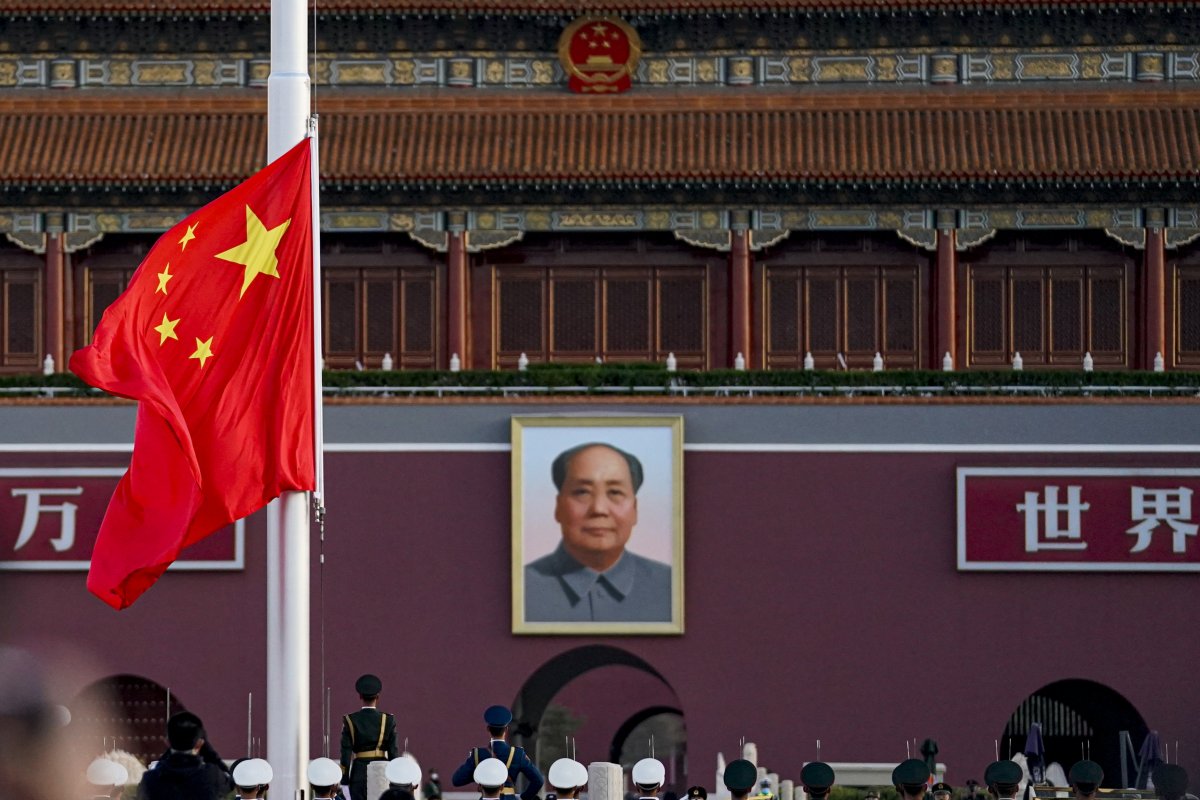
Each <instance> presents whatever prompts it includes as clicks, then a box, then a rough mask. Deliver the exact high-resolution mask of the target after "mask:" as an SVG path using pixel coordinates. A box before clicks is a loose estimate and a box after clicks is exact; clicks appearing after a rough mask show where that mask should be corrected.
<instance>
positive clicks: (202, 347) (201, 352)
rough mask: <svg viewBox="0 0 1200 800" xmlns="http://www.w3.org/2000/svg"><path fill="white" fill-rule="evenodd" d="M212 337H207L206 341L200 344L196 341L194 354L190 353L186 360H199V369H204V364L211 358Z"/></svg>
mask: <svg viewBox="0 0 1200 800" xmlns="http://www.w3.org/2000/svg"><path fill="white" fill-rule="evenodd" d="M212 340H213V337H211V336H210V337H208V341H206V342H202V341H200V340H199V339H196V352H194V353H192V354H191V355H190V356H188V358H198V359H200V368H201V369H204V362H205V361H207V360H208V359H210V358H212V357H213V351H212Z"/></svg>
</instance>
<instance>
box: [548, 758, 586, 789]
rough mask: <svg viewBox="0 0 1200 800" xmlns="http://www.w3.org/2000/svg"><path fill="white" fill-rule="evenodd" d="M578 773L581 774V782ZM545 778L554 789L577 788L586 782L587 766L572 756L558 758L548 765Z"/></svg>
mask: <svg viewBox="0 0 1200 800" xmlns="http://www.w3.org/2000/svg"><path fill="white" fill-rule="evenodd" d="M581 767H582V769H580V768H581ZM580 774H582V775H583V782H582V783H580V781H579V776H580ZM546 780H548V781H549V782H550V785H551V786H553V787H554V788H555V789H577V788H579V787H580V786H583V784H584V783H587V767H584V766H583V764H580V763H579V762H578V761H576V760H575V759H573V758H560V759H558V760H557V761H555V762H554V763H553V764H551V765H550V772H549V773H547V775H546Z"/></svg>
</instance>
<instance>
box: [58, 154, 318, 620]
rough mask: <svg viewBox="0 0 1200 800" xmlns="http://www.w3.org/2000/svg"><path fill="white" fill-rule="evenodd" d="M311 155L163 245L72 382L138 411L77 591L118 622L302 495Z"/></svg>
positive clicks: (309, 445) (309, 471)
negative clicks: (173, 573)
mask: <svg viewBox="0 0 1200 800" xmlns="http://www.w3.org/2000/svg"><path fill="white" fill-rule="evenodd" d="M310 158H311V155H310V150H309V141H308V140H304V141H302V142H301V143H300V144H298V145H296V146H295V147H294V148H292V150H290V151H289V152H288V153H286V154H285V155H284V156H282V157H281V158H279V159H278V160H276V161H275V162H273V163H272V164H270V165H269V166H268V167H267V168H266V169H264V170H262V171H261V172H259V173H257V174H256V175H254V176H253V177H251V178H250V179H249V180H247V181H246V182H245V183H243V184H241V185H239V186H237V187H235V188H234V189H233V190H231V191H230V192H228V193H227V194H224V195H222V196H221V197H218V198H217V199H216V200H214V201H213V202H211V203H209V204H208V205H207V206H205V207H204V208H202V209H200V210H199V211H197V212H196V213H194V214H192V215H191V216H190V217H188V218H187V219H185V220H183V221H182V222H180V223H179V224H178V225H176V226H175V227H174V228H172V229H171V230H169V231H167V233H166V234H164V235H163V237H162V238H161V239H159V240H158V241H157V242H156V243H155V244H154V247H152V248H151V249H150V253H149V254H148V255H147V256H146V259H145V260H144V261H143V262H142V263H141V265H140V266H139V267H138V269H137V271H136V272H135V273H134V275H133V279H132V280H131V281H130V283H129V287H128V288H127V289H126V290H125V293H124V294H122V295H121V296H120V297H119V298H117V300H116V302H114V303H113V304H112V305H111V306H110V307H109V308H108V310H107V311H105V312H104V317H103V319H101V320H100V325H99V326H98V327H97V328H96V335H95V338H94V339H93V341H92V343H91V344H90V345H88V346H87V347H84V348H83V349H82V350H79V351H77V352H76V353H75V354H74V355H73V356H72V357H71V370H72V371H73V372H74V373H75V374H76V375H78V376H79V377H81V378H83V379H84V380H85V381H87V382H88V383H90V384H92V385H93V386H97V387H99V388H101V389H104V390H105V391H107V392H111V393H112V394H116V395H120V396H122V397H128V398H130V399H133V400H137V401H138V412H137V426H136V428H135V431H134V444H133V458H132V460H131V462H130V465H129V471H128V472H127V473H125V476H124V477H123V478H121V481H120V483H119V484H118V485H117V490H116V492H115V493H114V494H113V497H112V500H111V501H110V502H109V505H108V512H107V513H106V514H105V516H104V522H103V523H102V524H101V526H100V533H99V536H98V538H97V539H96V548H95V551H94V552H93V553H92V566H91V571H90V572H89V573H88V589H90V590H91V591H92V592H93V593H94V594H95V595H97V596H98V597H99V598H100V599H102V600H104V602H106V603H108V604H109V605H111V606H113V607H114V608H118V609H119V608H125V607H127V606H129V605H130V604H131V603H133V601H134V600H136V599H137V598H138V596H139V595H141V594H142V592H144V591H146V589H148V588H149V587H150V585H151V584H153V583H154V582H155V581H156V580H158V577H159V576H160V575H161V574H162V573H163V570H165V569H166V568H167V567H168V566H170V564H171V562H173V561H174V560H175V559H176V557H177V556H178V555H179V551H180V550H182V549H183V548H185V547H187V546H188V545H190V544H193V543H195V542H197V541H199V540H200V539H203V538H204V537H205V536H208V535H209V534H211V533H213V532H214V531H217V530H219V529H220V528H222V527H224V526H225V525H228V524H229V523H231V522H233V521H234V520H237V519H240V518H242V517H244V516H246V515H248V514H250V513H252V512H253V511H255V510H257V509H259V508H261V507H262V506H263V505H265V504H266V503H267V502H269V501H270V500H271V499H273V498H275V497H277V496H278V495H279V494H280V493H281V492H283V491H286V490H309V489H312V488H313V484H314V455H313V447H314V442H313V438H314V432H313V405H314V398H313V380H314V379H313V327H312V326H313V319H312V309H313V295H312V293H313V285H312V284H313V281H312V269H313V253H312V238H313V231H312V212H311V209H312V187H311V179H310V175H309V164H310Z"/></svg>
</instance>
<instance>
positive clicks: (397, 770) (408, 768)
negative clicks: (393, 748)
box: [383, 755, 421, 792]
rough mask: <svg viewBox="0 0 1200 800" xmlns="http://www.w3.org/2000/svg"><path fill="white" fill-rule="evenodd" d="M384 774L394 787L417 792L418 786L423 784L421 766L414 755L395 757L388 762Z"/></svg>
mask: <svg viewBox="0 0 1200 800" xmlns="http://www.w3.org/2000/svg"><path fill="white" fill-rule="evenodd" d="M383 774H384V777H386V778H387V781H388V783H389V784H390V785H391V788H393V789H405V790H407V791H409V792H416V790H417V787H418V786H420V785H421V766H420V765H419V764H418V763H417V761H416V759H414V758H413V757H412V756H408V755H404V756H400V757H399V758H393V759H392V760H391V761H389V762H388V763H387V767H385V768H384V771H383Z"/></svg>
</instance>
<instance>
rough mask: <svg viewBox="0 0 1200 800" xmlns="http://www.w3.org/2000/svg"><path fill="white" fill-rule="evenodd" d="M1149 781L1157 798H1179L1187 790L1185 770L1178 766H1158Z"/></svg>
mask: <svg viewBox="0 0 1200 800" xmlns="http://www.w3.org/2000/svg"><path fill="white" fill-rule="evenodd" d="M1150 779H1151V780H1153V781H1154V791H1155V792H1157V793H1158V796H1159V797H1181V796H1183V794H1185V793H1186V792H1187V790H1188V774H1187V770H1185V769H1184V768H1183V767H1181V766H1179V765H1178V764H1159V765H1158V766H1157V767H1155V768H1154V772H1152V773H1151V774H1150Z"/></svg>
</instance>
